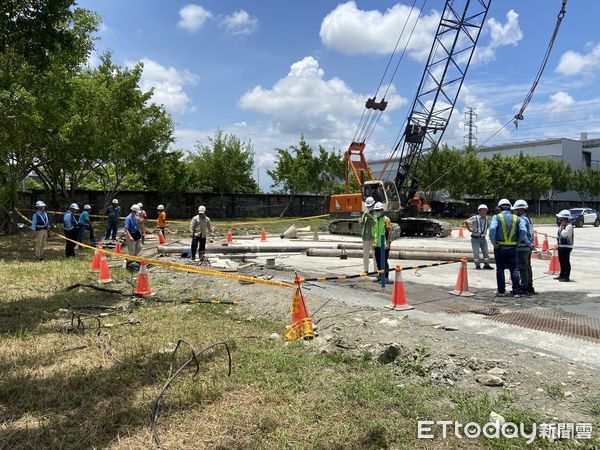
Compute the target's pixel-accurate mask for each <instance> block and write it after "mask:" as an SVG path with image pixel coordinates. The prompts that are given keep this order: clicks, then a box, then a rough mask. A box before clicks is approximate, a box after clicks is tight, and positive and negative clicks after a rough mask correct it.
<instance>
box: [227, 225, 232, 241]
mask: <svg viewBox="0 0 600 450" xmlns="http://www.w3.org/2000/svg"><path fill="white" fill-rule="evenodd" d="M227 244H233V234H231V228H230V229H229V231H228V232H227Z"/></svg>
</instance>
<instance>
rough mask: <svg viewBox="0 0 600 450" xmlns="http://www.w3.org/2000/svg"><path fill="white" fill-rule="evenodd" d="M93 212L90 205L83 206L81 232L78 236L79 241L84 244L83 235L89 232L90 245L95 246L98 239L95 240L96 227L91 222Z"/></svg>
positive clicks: (80, 218)
mask: <svg viewBox="0 0 600 450" xmlns="http://www.w3.org/2000/svg"><path fill="white" fill-rule="evenodd" d="M91 212H92V207H91V206H90V205H84V206H83V212H82V213H81V214H80V215H79V232H78V234H77V240H78V241H79V242H83V241H82V239H83V233H85V232H86V231H87V232H88V233H89V235H90V245H92V246H95V245H96V239H94V226H93V225H92V221H91V220H90V213H91Z"/></svg>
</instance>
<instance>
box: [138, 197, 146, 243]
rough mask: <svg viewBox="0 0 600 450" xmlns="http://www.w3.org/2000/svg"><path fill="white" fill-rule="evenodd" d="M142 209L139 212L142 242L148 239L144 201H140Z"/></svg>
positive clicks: (139, 204)
mask: <svg viewBox="0 0 600 450" xmlns="http://www.w3.org/2000/svg"><path fill="white" fill-rule="evenodd" d="M138 206H139V208H140V210H139V211H138V213H137V225H138V228H139V230H140V233H141V235H142V244H143V243H144V241H145V240H146V217H147V216H146V211H144V205H143V204H142V202H139V203H138Z"/></svg>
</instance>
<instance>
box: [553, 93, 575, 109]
mask: <svg viewBox="0 0 600 450" xmlns="http://www.w3.org/2000/svg"><path fill="white" fill-rule="evenodd" d="M574 104H575V99H574V98H573V97H571V96H570V95H569V94H567V93H566V92H563V91H558V92H557V93H556V94H552V95H551V96H550V104H549V105H548V109H550V110H551V111H552V112H558V111H560V110H562V109H564V108H568V107H570V106H573V105H574Z"/></svg>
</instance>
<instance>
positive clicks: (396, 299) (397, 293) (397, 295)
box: [392, 266, 415, 311]
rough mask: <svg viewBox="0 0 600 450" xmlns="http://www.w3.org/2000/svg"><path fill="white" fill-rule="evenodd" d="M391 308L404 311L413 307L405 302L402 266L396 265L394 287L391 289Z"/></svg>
mask: <svg viewBox="0 0 600 450" xmlns="http://www.w3.org/2000/svg"><path fill="white" fill-rule="evenodd" d="M392 309H397V310H400V311H406V310H408V309H415V307H414V306H410V305H409V304H408V303H407V302H406V290H405V289H404V281H402V267H400V266H396V276H395V279H394V289H393V290H392Z"/></svg>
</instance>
